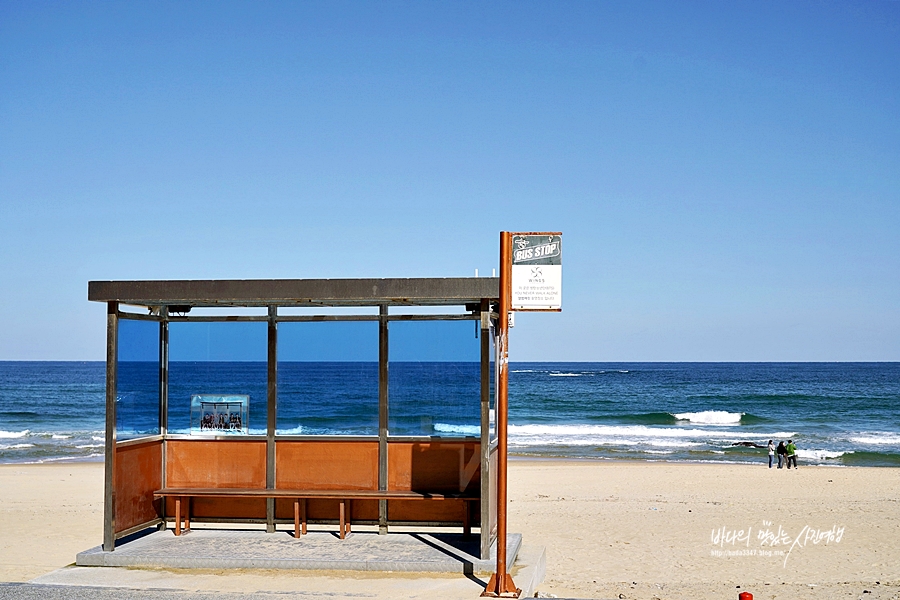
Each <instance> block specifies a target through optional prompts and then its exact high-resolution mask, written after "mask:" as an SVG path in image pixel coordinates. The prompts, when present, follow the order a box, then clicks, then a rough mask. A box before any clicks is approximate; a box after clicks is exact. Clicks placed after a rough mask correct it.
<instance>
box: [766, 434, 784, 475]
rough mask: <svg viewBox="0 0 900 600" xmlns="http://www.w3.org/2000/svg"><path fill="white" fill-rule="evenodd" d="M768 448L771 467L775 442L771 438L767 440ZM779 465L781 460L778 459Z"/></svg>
mask: <svg viewBox="0 0 900 600" xmlns="http://www.w3.org/2000/svg"><path fill="white" fill-rule="evenodd" d="M768 450H769V468H770V469H771V468H772V460H773V459H774V458H775V444H773V443H772V440H769V445H768ZM778 464H779V466H780V465H781V461H780V460H779V461H778Z"/></svg>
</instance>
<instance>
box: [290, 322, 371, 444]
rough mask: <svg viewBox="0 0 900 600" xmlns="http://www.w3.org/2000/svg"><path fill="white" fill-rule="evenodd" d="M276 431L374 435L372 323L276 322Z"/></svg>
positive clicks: (297, 433) (310, 433)
mask: <svg viewBox="0 0 900 600" xmlns="http://www.w3.org/2000/svg"><path fill="white" fill-rule="evenodd" d="M276 433H278V434H279V435H376V436H377V435H378V323H377V322H374V321H326V322H318V323H315V322H313V323H298V322H295V323H279V324H278V417H277V424H276Z"/></svg>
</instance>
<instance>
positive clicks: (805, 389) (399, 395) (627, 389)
mask: <svg viewBox="0 0 900 600" xmlns="http://www.w3.org/2000/svg"><path fill="white" fill-rule="evenodd" d="M155 373H156V368H155V365H154V364H153V363H121V364H120V382H121V383H122V386H121V388H120V393H119V403H120V404H119V406H120V408H119V411H120V421H119V431H120V435H121V437H122V438H127V437H134V436H137V435H145V434H149V433H153V432H154V423H155V420H156V416H155V415H156V413H155V411H156V410H157V407H156V403H155V394H156V382H155V377H156V375H155ZM477 375H478V365H477V364H476V363H392V364H391V371H390V397H391V420H390V424H389V425H390V431H391V434H392V435H442V434H443V435H454V434H466V435H477V434H478V431H479V428H478V415H479V405H478V380H477ZM104 377H105V366H104V363H102V362H0V462H2V463H40V462H55V461H85V460H87V461H90V460H102V456H103V439H104V437H103V436H104V433H103V432H104V393H105V392H104ZM265 377H266V367H265V364H264V363H246V362H244V363H222V362H219V363H215V362H197V363H172V364H171V365H170V391H169V395H170V431H172V432H175V433H190V431H191V410H190V395H191V394H192V393H198V392H203V393H234V394H246V395H248V396H249V411H250V412H249V431H250V433H251V434H252V433H263V432H264V431H265V422H266V416H265V393H266V384H265ZM278 384H279V388H278V389H279V412H278V420H277V428H278V432H279V433H282V434H304V435H315V434H331V435H335V434H347V435H373V434H377V419H378V413H377V399H378V389H377V365H376V364H375V363H368V362H361V363H334V362H332V363H309V362H305V363H283V364H282V363H279V381H278ZM509 398H510V411H509V417H510V427H509V448H510V453H511V454H512V455H520V456H532V457H569V458H584V459H600V460H603V459H607V460H608V459H619V460H644V461H678V462H733V463H758V464H763V463H765V462H766V460H767V459H766V452H765V450H764V448H757V447H752V445H754V444H756V445H759V446H763V447H764V446H765V445H766V443H767V442H768V440H770V439H773V440H775V441H776V443H777V442H778V441H779V440H785V441H786V440H787V439H793V440H794V442H795V443H796V445H797V447H798V453H799V458H800V464H801V466H802V465H826V466H839V467H841V466H842V467H846V466H900V363H512V364H511V366H510V386H509ZM461 399H465V400H461Z"/></svg>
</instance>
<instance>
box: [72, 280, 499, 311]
mask: <svg viewBox="0 0 900 600" xmlns="http://www.w3.org/2000/svg"><path fill="white" fill-rule="evenodd" d="M499 289H500V284H499V279H497V278H496V277H444V278H436V277H431V278H406V279H219V280H177V281H176V280H170V281H91V282H88V300H92V301H96V302H111V301H115V302H121V303H123V304H135V305H142V306H159V305H189V306H266V305H270V304H277V305H279V306H372V305H376V304H396V305H420V306H429V305H430V306H440V305H445V306H451V305H460V304H467V303H474V302H479V301H480V300H481V299H482V298H490V299H496V298H498V297H499Z"/></svg>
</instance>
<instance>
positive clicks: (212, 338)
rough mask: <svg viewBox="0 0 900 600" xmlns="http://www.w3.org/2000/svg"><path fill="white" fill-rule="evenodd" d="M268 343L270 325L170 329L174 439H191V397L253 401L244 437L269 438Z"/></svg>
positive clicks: (171, 325)
mask: <svg viewBox="0 0 900 600" xmlns="http://www.w3.org/2000/svg"><path fill="white" fill-rule="evenodd" d="M267 340H268V325H267V323H265V322H250V323H248V322H237V323H169V423H168V431H169V433H180V434H186V433H190V431H191V397H192V396H194V395H196V394H215V395H220V396H233V395H239V396H242V395H246V396H249V397H250V407H249V411H248V412H249V415H248V417H247V418H244V419H242V423H241V425H242V428H241V432H242V433H247V432H249V433H250V434H253V435H265V434H266V396H267V391H268V367H267V363H266V361H267V355H268V352H267V346H268V341H267ZM198 431H199V430H198Z"/></svg>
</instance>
